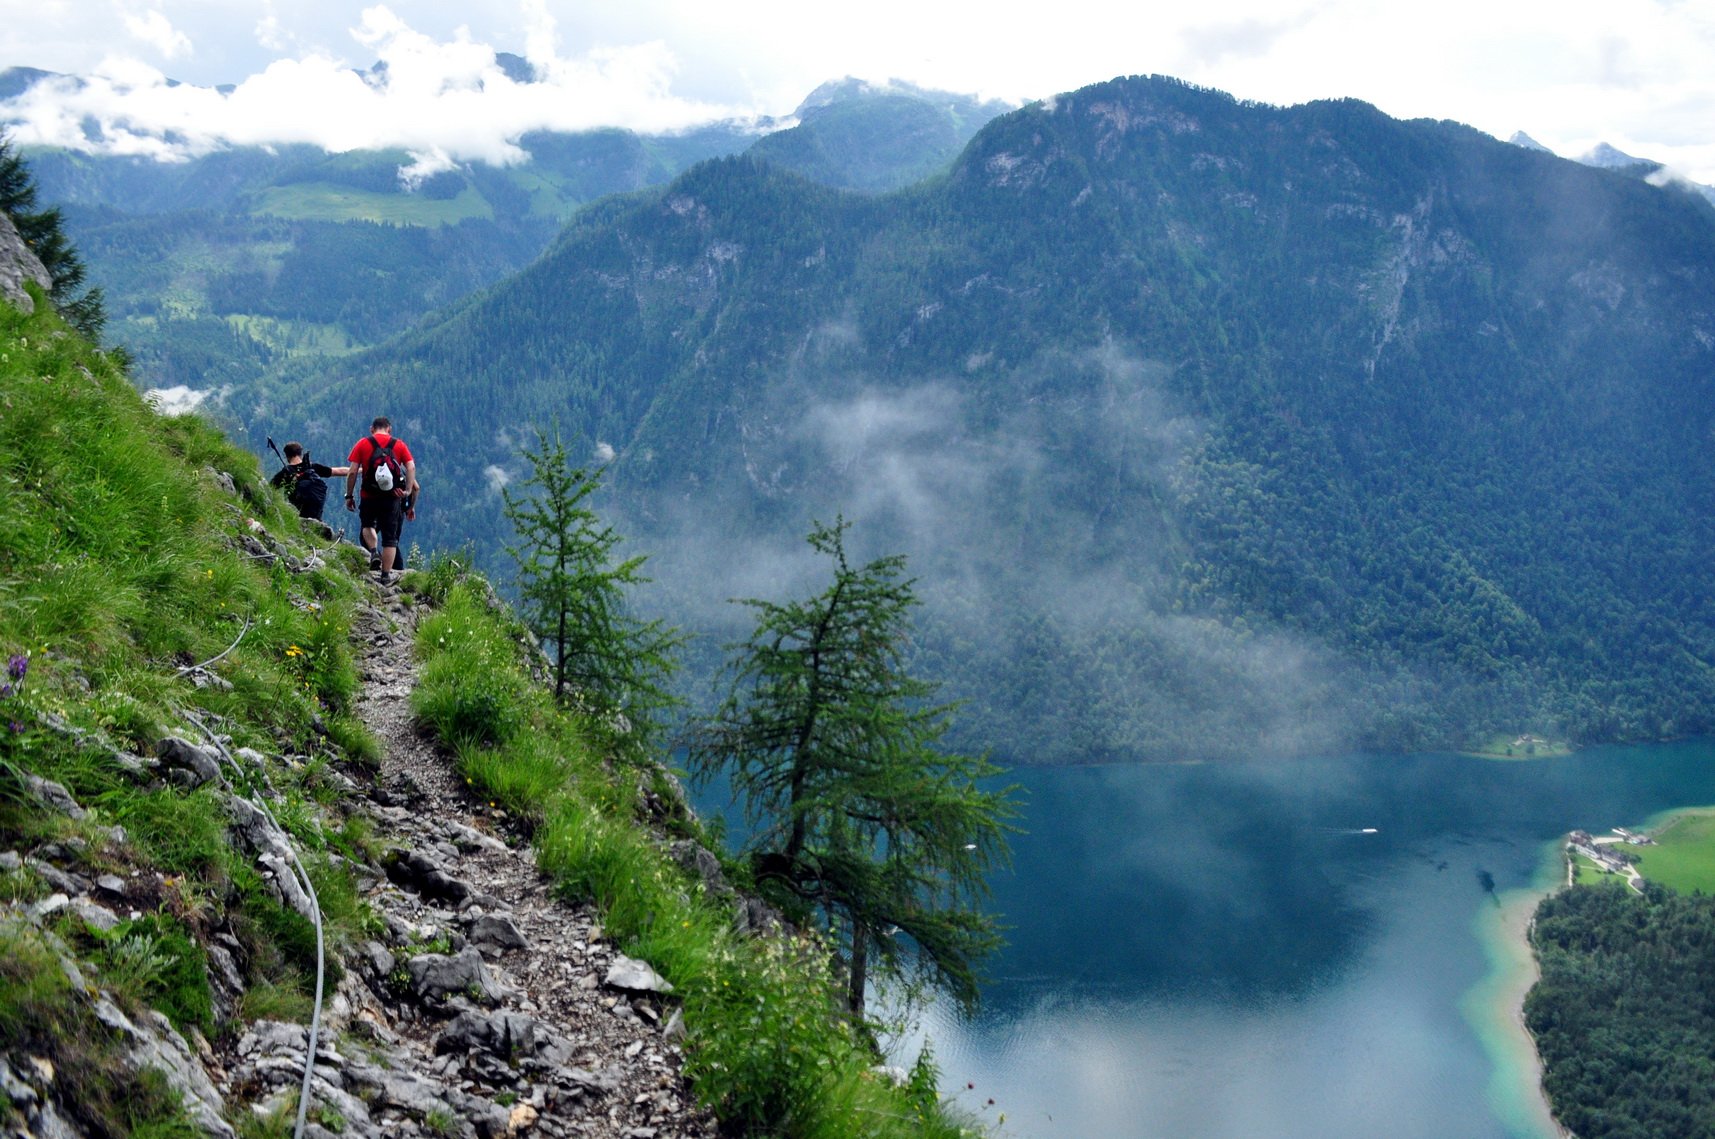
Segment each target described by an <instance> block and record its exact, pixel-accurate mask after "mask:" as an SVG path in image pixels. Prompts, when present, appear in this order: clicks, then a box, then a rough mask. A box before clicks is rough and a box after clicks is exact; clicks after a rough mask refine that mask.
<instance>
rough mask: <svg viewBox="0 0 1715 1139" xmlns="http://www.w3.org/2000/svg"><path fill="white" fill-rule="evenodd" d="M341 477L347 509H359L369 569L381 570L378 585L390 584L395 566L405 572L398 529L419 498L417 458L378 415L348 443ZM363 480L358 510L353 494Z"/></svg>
mask: <svg viewBox="0 0 1715 1139" xmlns="http://www.w3.org/2000/svg"><path fill="white" fill-rule="evenodd" d="M348 464H349V465H348V468H347V472H346V476H345V508H346V509H347V510H358V515H357V520H358V523H359V525H361V526H362V527H363V534H362V538H363V548H364V549H366V550H368V551H369V568H370V569H373V570H380V571H381V584H382V585H391V584H392V583H393V581H394V579H395V575H394V573H393V567H394V566H396V565H397V566H398V567H399V569H400V571H401V572H403V571H404V568H405V567H404V565H403V564H402V563H400V561H399V531H400V530H401V529H403V528H404V526H405V512H406V509H407V506H408V504H409V503H412V502H415V501H416V498H417V462H416V460H415V459H413V458H412V457H411V448H409V447H407V446H405V443H404V441H403V440H400V439H395V438H393V423H392V421H391V420H389V419H388V418H387V417H386V416H385V415H378V416H376V417H375V421H374V422H373V423H371V424H370V425H369V434H368V435H365V436H364V437H363V438H361V439H359V440H358V441H357V442H356V443H354V444H353V445H352V448H351V455H350V458H349V460H348ZM359 476H362V479H363V498H362V503H363V505H362V509H361V510H359V509H358V505H357V501H356V499H355V497H354V494H353V492H354V491H355V489H356V488H357V485H358V478H359Z"/></svg>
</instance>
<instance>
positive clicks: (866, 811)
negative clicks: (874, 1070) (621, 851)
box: [688, 520, 1017, 1020]
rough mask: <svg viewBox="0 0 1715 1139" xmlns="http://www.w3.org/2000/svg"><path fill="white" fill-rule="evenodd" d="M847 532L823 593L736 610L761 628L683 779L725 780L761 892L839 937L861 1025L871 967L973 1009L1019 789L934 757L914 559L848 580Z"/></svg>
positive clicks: (817, 533)
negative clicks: (995, 875) (916, 658)
mask: <svg viewBox="0 0 1715 1139" xmlns="http://www.w3.org/2000/svg"><path fill="white" fill-rule="evenodd" d="M846 529H847V524H846V523H845V522H844V521H843V520H842V521H837V522H836V523H835V524H834V525H832V526H827V525H821V524H818V525H817V526H815V528H814V529H813V530H812V531H811V533H810V535H809V543H810V545H811V547H812V548H813V549H814V550H815V551H816V552H817V553H819V554H823V555H825V556H827V557H828V558H829V559H831V560H832V562H833V581H832V583H831V584H830V585H829V586H828V587H827V588H826V589H824V590H823V591H821V592H820V593H818V594H816V595H815V596H814V597H811V598H808V599H806V600H802V601H792V602H787V603H784V604H780V603H775V602H771V601H762V600H754V599H752V600H748V601H745V602H743V604H745V605H747V606H749V607H750V608H751V609H752V610H753V611H754V612H755V614H756V627H755V630H754V632H752V633H751V635H750V637H749V639H748V640H747V641H745V642H743V643H741V644H738V645H734V646H731V647H732V649H733V650H734V656H733V658H732V660H731V661H730V662H729V666H728V670H729V677H730V681H731V687H730V692H729V694H728V695H727V696H726V698H725V700H724V702H723V703H722V704H721V706H720V708H719V709H718V711H717V712H716V713H715V715H714V716H713V718H712V720H711V721H710V722H709V723H708V724H706V725H705V726H704V727H703V728H702V729H701V730H700V731H698V732H697V733H695V734H694V735H693V738H692V744H691V747H690V749H689V754H688V759H689V764H690V766H691V769H692V771H693V772H694V773H695V774H697V775H699V776H702V777H707V776H710V775H713V774H715V773H717V772H720V771H725V772H727V774H728V778H729V779H730V781H731V785H732V787H733V790H734V793H735V795H736V796H738V797H740V798H742V800H743V802H744V806H745V811H746V814H747V816H748V818H749V821H750V823H751V826H752V828H753V831H752V838H751V840H750V844H749V853H750V858H751V864H752V866H753V867H754V868H755V871H756V875H757V882H758V886H759V888H760V889H762V890H763V891H765V892H766V893H768V894H770V895H771V896H772V897H774V898H775V899H776V900H777V901H780V902H782V903H783V904H784V906H785V907H786V908H787V909H788V911H789V912H792V913H794V914H795V915H796V916H797V917H798V919H799V920H801V921H802V920H817V921H819V922H820V923H821V925H822V927H823V928H824V929H826V930H827V932H828V933H829V934H830V936H831V937H832V938H833V940H834V943H835V945H836V946H837V947H838V951H839V953H840V955H841V957H842V960H843V963H844V966H845V974H846V986H847V994H846V998H847V1005H848V1007H849V1009H850V1010H851V1012H852V1014H853V1015H854V1017H856V1018H858V1019H860V1020H861V1018H862V1016H863V1012H864V1000H865V991H866V988H867V985H868V982H869V980H870V976H871V970H872V967H874V969H875V971H876V972H877V973H878V974H879V975H882V976H886V977H891V978H893V979H896V980H905V981H907V982H909V983H912V984H921V983H924V982H927V983H929V984H933V985H935V986H936V987H938V988H940V989H942V990H944V991H946V992H948V993H950V994H951V995H952V996H953V997H954V998H955V999H957V1000H958V1002H959V1003H960V1005H961V1006H962V1007H964V1008H966V1009H969V1008H971V1007H973V1006H974V1005H975V1003H976V1000H977V995H978V974H977V965H978V963H979V962H980V960H981V959H982V958H983V957H984V956H986V955H987V954H989V953H990V952H992V951H993V950H994V949H996V948H998V946H999V944H1000V941H1001V939H1000V935H999V931H998V926H997V923H996V920H995V918H994V917H993V916H992V915H990V914H987V913H985V912H983V910H982V909H981V903H982V902H983V901H984V900H985V899H986V897H987V895H988V885H987V873H988V871H989V870H990V869H991V868H993V867H994V866H996V865H999V864H1004V863H1005V862H1006V861H1007V858H1008V850H1007V843H1006V836H1007V834H1008V833H1009V832H1010V831H1012V830H1013V829H1014V828H1013V826H1012V820H1013V819H1014V818H1016V816H1017V808H1016V805H1015V803H1014V800H1013V796H1014V792H1015V789H1014V788H1011V787H1006V788H1001V787H996V786H994V785H993V784H994V777H995V776H996V775H998V774H999V768H997V767H996V766H995V765H994V764H992V763H990V762H989V761H988V759H987V758H986V757H979V756H967V755H960V754H956V753H951V752H947V751H944V750H942V749H941V747H940V741H941V738H942V737H943V735H945V733H946V731H947V729H948V727H949V725H950V716H951V714H952V712H953V710H954V705H951V704H947V703H937V702H936V701H935V694H936V690H937V686H936V685H935V684H933V683H930V682H927V681H924V680H921V679H917V678H915V677H913V676H911V675H910V674H909V672H908V671H907V668H906V665H907V659H906V658H907V655H908V652H909V649H910V633H911V622H910V618H911V612H912V610H913V609H914V608H915V607H916V606H917V604H918V602H917V599H916V596H915V593H914V590H913V583H912V581H911V580H909V579H907V578H906V577H905V559H904V558H903V557H902V556H893V557H883V558H879V559H877V560H875V561H872V562H869V563H868V564H866V565H863V566H860V567H857V568H853V567H852V566H851V565H850V564H849V563H848V561H847V559H846V553H845V544H844V535H845V531H846Z"/></svg>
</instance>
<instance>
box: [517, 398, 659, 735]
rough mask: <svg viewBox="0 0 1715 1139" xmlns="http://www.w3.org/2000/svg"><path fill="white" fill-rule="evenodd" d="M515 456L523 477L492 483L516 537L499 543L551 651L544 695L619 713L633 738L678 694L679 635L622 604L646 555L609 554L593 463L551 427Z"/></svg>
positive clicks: (612, 538)
mask: <svg viewBox="0 0 1715 1139" xmlns="http://www.w3.org/2000/svg"><path fill="white" fill-rule="evenodd" d="M524 457H525V458H526V459H527V460H528V461H529V463H530V470H531V474H530V477H529V478H527V479H525V480H524V481H523V482H521V483H519V484H517V488H516V490H514V489H513V488H510V487H509V488H505V489H503V490H502V492H501V494H502V497H503V499H504V501H505V503H506V517H507V519H508V520H509V521H510V522H511V523H512V527H513V533H514V535H515V538H516V541H515V543H514V544H513V545H510V546H508V547H507V552H508V553H509V554H511V555H512V557H513V559H514V560H515V561H516V562H517V563H518V594H519V601H520V609H521V610H522V611H523V613H524V617H525V622H526V623H527V624H528V625H529V627H530V631H531V632H533V633H534V634H536V636H537V637H538V638H539V639H540V640H541V641H542V642H543V643H544V644H545V645H546V646H547V647H548V648H549V650H550V653H551V656H552V661H553V675H554V696H555V698H556V699H557V700H559V701H560V702H561V703H573V702H581V703H584V704H586V705H593V710H595V711H597V712H599V713H601V714H603V715H607V716H609V717H612V716H615V715H618V716H623V717H624V718H625V721H626V723H625V724H624V725H623V727H624V732H623V733H622V734H624V735H626V736H628V737H629V738H631V739H633V740H634V741H637V742H639V743H641V742H642V741H644V740H646V739H648V738H649V737H650V736H651V735H653V734H654V732H655V731H656V729H658V728H659V726H660V724H659V718H660V716H661V714H662V713H663V711H664V710H665V709H667V708H669V707H671V706H672V705H674V704H676V703H677V702H678V701H677V698H676V697H674V696H673V694H672V693H671V692H670V691H669V690H668V689H667V680H668V678H669V677H670V676H671V674H672V672H673V669H674V667H675V654H676V653H677V652H678V650H679V648H680V646H681V645H683V643H684V637H683V636H682V635H681V634H680V633H679V632H678V631H677V630H676V629H673V628H671V627H669V626H667V625H666V624H664V623H663V622H661V621H659V620H653V621H644V620H640V619H639V618H637V617H635V616H633V615H632V613H631V611H630V609H629V607H628V606H627V605H626V591H627V590H628V589H629V588H630V587H632V586H636V585H641V584H644V583H646V582H647V581H648V580H649V579H648V578H646V577H644V576H643V575H642V572H641V570H642V567H643V563H644V561H645V560H646V559H645V558H644V557H643V556H642V555H636V556H633V557H629V558H624V559H619V558H618V557H617V548H618V546H619V545H620V541H621V539H620V536H619V535H618V534H617V533H616V532H615V531H614V529H613V528H612V527H611V526H608V525H606V524H605V523H603V522H602V520H601V518H600V517H599V516H598V515H597V514H596V513H595V511H594V510H593V509H592V508H591V506H590V503H589V499H590V496H591V495H593V494H594V493H595V492H596V490H597V488H598V487H600V485H601V479H600V474H599V472H593V471H590V470H587V469H585V468H581V467H573V466H572V465H571V463H570V461H569V460H568V459H567V456H566V448H565V445H564V443H562V441H561V440H560V436H559V432H558V430H557V429H556V430H555V432H554V435H553V436H552V437H551V438H550V437H549V436H547V435H545V434H543V433H542V432H540V431H538V432H537V433H536V449H535V450H533V451H526V452H525V453H524Z"/></svg>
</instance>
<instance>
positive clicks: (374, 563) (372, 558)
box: [369, 554, 381, 570]
mask: <svg viewBox="0 0 1715 1139" xmlns="http://www.w3.org/2000/svg"><path fill="white" fill-rule="evenodd" d="M369 568H370V569H372V570H378V569H380V568H381V555H380V554H370V555H369Z"/></svg>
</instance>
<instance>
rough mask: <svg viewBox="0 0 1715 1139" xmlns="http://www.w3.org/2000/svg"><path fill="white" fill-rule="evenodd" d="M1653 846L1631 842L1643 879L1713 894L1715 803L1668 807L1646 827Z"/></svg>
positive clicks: (1679, 888)
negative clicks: (1706, 805) (1673, 808)
mask: <svg viewBox="0 0 1715 1139" xmlns="http://www.w3.org/2000/svg"><path fill="white" fill-rule="evenodd" d="M1646 833H1648V834H1649V835H1650V836H1651V837H1652V838H1654V839H1655V845H1654V846H1632V847H1627V848H1626V849H1627V850H1628V851H1629V852H1631V853H1632V854H1635V855H1636V856H1637V860H1638V872H1639V873H1641V874H1642V875H1643V876H1644V879H1645V880H1646V881H1650V882H1657V883H1660V884H1661V885H1663V886H1669V887H1671V888H1673V889H1675V890H1678V891H1679V892H1680V893H1682V894H1689V893H1692V892H1693V891H1699V890H1700V891H1702V892H1703V893H1705V894H1715V807H1698V808H1695V809H1688V810H1678V811H1668V812H1666V813H1665V814H1663V815H1661V816H1659V817H1658V819H1657V820H1655V821H1653V822H1652V823H1651V825H1650V826H1649V827H1648V828H1646Z"/></svg>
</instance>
